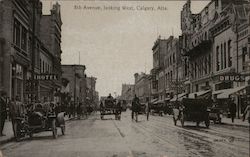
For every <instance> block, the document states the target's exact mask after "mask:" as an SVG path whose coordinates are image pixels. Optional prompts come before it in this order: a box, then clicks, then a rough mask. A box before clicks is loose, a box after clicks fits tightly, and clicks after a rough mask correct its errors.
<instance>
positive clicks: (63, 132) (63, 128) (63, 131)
mask: <svg viewBox="0 0 250 157" xmlns="http://www.w3.org/2000/svg"><path fill="white" fill-rule="evenodd" d="M65 130H66V127H65V125H63V126H61V131H62V135H65Z"/></svg>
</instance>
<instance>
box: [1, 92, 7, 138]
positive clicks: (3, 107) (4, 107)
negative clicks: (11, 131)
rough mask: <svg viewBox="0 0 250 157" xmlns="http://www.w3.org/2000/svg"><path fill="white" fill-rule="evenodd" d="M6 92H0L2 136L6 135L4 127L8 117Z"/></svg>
mask: <svg viewBox="0 0 250 157" xmlns="http://www.w3.org/2000/svg"><path fill="white" fill-rule="evenodd" d="M6 96H7V94H6V92H4V91H1V92H0V136H4V134H3V129H4V123H5V120H6V118H7V102H6Z"/></svg>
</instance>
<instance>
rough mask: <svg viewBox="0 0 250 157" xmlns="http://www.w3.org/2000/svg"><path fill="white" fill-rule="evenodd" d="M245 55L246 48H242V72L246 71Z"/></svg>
mask: <svg viewBox="0 0 250 157" xmlns="http://www.w3.org/2000/svg"><path fill="white" fill-rule="evenodd" d="M246 54H247V47H243V48H242V70H245V69H246V66H245V62H246Z"/></svg>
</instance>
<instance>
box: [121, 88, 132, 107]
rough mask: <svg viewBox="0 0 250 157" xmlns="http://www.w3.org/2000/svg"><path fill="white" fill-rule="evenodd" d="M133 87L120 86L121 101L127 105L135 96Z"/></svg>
mask: <svg viewBox="0 0 250 157" xmlns="http://www.w3.org/2000/svg"><path fill="white" fill-rule="evenodd" d="M134 88H135V85H132V84H122V92H121V97H120V99H121V100H125V101H126V102H127V103H132V100H133V98H134V95H135V89H134Z"/></svg>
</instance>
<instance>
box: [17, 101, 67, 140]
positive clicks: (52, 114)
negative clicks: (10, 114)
mask: <svg viewBox="0 0 250 157" xmlns="http://www.w3.org/2000/svg"><path fill="white" fill-rule="evenodd" d="M14 105H18V104H14ZM24 107H25V109H23V110H26V111H27V112H26V113H25V114H20V115H19V116H15V117H14V118H13V130H14V136H15V138H16V140H17V141H19V140H20V139H21V138H24V137H25V136H26V135H28V136H30V137H31V138H32V137H33V134H34V133H39V132H43V131H51V132H52V136H53V138H57V127H60V128H61V131H62V134H63V135H64V134H65V120H64V113H63V112H59V113H58V112H57V111H55V109H56V108H55V105H54V104H52V103H43V104H41V103H37V104H30V105H28V106H24V105H21V108H24ZM26 107H29V108H28V109H27V108H26Z"/></svg>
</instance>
